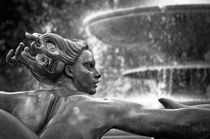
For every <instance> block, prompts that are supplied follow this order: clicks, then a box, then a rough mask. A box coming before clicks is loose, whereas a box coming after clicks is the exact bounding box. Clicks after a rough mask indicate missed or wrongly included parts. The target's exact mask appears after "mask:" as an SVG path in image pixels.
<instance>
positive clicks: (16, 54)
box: [6, 32, 41, 64]
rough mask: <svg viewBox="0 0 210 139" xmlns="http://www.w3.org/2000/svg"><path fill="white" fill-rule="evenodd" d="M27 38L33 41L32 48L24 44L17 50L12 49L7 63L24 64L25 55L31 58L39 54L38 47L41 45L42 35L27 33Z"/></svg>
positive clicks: (7, 57)
mask: <svg viewBox="0 0 210 139" xmlns="http://www.w3.org/2000/svg"><path fill="white" fill-rule="evenodd" d="M25 36H26V38H28V39H29V40H32V43H31V44H30V47H26V46H25V44H24V43H22V42H21V43H20V44H19V45H18V47H17V48H16V50H14V49H11V50H10V51H9V52H8V54H7V56H6V61H7V62H8V63H10V64H13V63H16V62H20V63H21V64H24V59H23V55H24V54H26V53H27V54H29V53H30V55H28V56H29V57H30V56H31V55H36V54H37V53H38V51H39V50H38V49H37V46H39V45H40V39H39V37H40V36H41V34H38V33H33V34H30V33H27V32H26V33H25Z"/></svg>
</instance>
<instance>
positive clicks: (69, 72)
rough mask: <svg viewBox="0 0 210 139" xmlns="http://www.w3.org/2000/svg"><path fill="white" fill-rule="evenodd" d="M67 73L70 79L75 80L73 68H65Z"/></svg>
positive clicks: (68, 66)
mask: <svg viewBox="0 0 210 139" xmlns="http://www.w3.org/2000/svg"><path fill="white" fill-rule="evenodd" d="M65 72H66V75H68V76H69V77H71V78H73V70H72V66H70V65H66V66H65Z"/></svg>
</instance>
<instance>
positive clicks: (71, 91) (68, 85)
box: [53, 77, 85, 96]
mask: <svg viewBox="0 0 210 139" xmlns="http://www.w3.org/2000/svg"><path fill="white" fill-rule="evenodd" d="M53 89H54V90H56V94H57V95H59V96H72V95H81V94H83V95H85V93H83V92H80V91H78V89H77V88H76V87H75V86H74V84H73V81H72V80H71V79H69V78H66V77H63V78H61V79H60V80H59V81H58V82H57V83H56V85H55V86H54V87H53Z"/></svg>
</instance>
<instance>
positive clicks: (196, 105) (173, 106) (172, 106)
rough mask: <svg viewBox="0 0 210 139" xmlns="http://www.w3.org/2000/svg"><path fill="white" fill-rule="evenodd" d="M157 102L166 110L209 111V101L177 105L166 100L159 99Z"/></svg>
mask: <svg viewBox="0 0 210 139" xmlns="http://www.w3.org/2000/svg"><path fill="white" fill-rule="evenodd" d="M159 102H160V103H161V104H162V105H163V106H164V107H165V108H167V109H179V108H193V107H194V108H207V109H210V102H209V101H198V102H196V101H190V102H184V104H183V103H178V102H175V101H173V100H171V99H168V98H160V99H159Z"/></svg>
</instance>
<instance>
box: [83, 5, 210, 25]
mask: <svg viewBox="0 0 210 139" xmlns="http://www.w3.org/2000/svg"><path fill="white" fill-rule="evenodd" d="M193 9H202V10H205V9H207V10H210V4H183V5H166V6H163V7H160V6H147V7H142V6H140V7H134V8H122V9H114V10H108V11H102V12H99V13H98V14H94V15H93V16H90V17H88V18H86V19H84V20H83V25H84V26H86V27H89V26H90V25H92V24H95V23H97V22H102V21H104V20H108V19H110V18H117V17H122V16H127V15H134V14H136V13H138V14H140V13H141V14H143V13H148V12H153V13H155V12H162V13H164V12H169V11H170V10H172V11H173V10H176V11H177V10H179V11H186V10H193Z"/></svg>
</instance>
